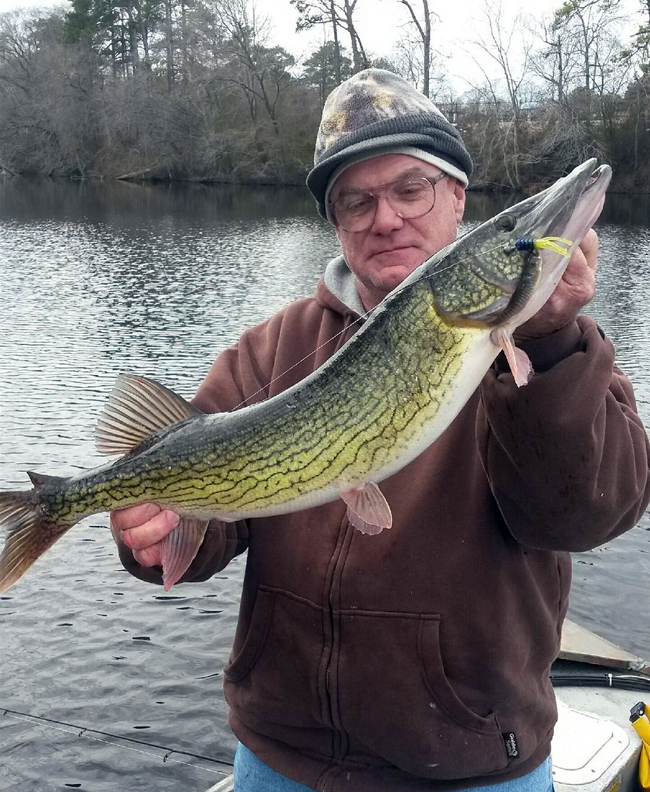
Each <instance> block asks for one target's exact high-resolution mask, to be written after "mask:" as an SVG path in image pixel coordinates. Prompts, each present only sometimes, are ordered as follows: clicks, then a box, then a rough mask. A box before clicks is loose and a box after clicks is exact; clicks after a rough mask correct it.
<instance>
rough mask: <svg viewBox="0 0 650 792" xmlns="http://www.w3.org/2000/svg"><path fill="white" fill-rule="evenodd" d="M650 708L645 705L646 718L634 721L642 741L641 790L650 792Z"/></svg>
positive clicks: (640, 761)
mask: <svg viewBox="0 0 650 792" xmlns="http://www.w3.org/2000/svg"><path fill="white" fill-rule="evenodd" d="M649 710H650V707H648V706H647V705H645V704H644V713H645V714H644V716H642V717H640V718H637V719H636V720H634V721H632V726H634V730H635V731H636V733H637V734H638V735H639V737H640V738H641V741H642V745H641V756H640V757H639V783H640V784H641V789H644V790H648V792H650V721H648V714H649Z"/></svg>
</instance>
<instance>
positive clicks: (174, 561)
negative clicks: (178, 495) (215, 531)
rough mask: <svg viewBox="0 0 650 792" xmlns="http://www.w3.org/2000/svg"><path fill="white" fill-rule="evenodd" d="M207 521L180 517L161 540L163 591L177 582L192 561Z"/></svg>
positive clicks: (201, 539)
mask: <svg viewBox="0 0 650 792" xmlns="http://www.w3.org/2000/svg"><path fill="white" fill-rule="evenodd" d="M207 527H208V523H207V522H206V521H205V520H192V519H190V518H187V517H181V521H180V522H179V523H178V525H177V527H176V528H174V530H173V531H172V532H171V533H168V534H167V536H166V537H165V538H164V539H163V540H162V542H161V545H162V547H161V559H162V568H163V588H164V589H165V591H169V589H170V588H171V587H172V586H173V585H174V583H177V582H178V581H179V580H180V578H181V577H182V576H183V574H184V573H185V572H186V571H187V568H188V567H189V565H190V564H191V563H192V561H194V559H195V557H196V554H197V553H198V552H199V547H201V543H202V542H203V538H204V537H205V532H206V530H207Z"/></svg>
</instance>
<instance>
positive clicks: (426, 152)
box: [307, 69, 473, 220]
mask: <svg viewBox="0 0 650 792" xmlns="http://www.w3.org/2000/svg"><path fill="white" fill-rule="evenodd" d="M382 154H409V155H410V156H413V157H417V158H418V159H422V160H424V161H425V162H430V163H432V164H433V165H436V166H437V167H439V168H440V170H442V171H444V172H445V173H448V174H449V175H450V176H453V177H454V178H456V179H458V180H459V181H460V182H462V183H463V184H464V185H465V186H467V183H468V181H469V177H470V176H471V174H472V167H473V165H472V158H471V157H470V155H469V152H468V151H467V149H466V148H465V144H464V143H463V140H462V138H461V136H460V134H459V133H458V131H457V130H456V129H455V128H454V127H453V126H452V125H451V124H450V123H449V121H447V119H446V118H445V116H444V115H443V114H442V113H441V112H440V110H438V108H437V107H436V106H435V105H434V103H433V102H432V101H431V100H430V99H428V98H427V97H426V96H424V94H422V93H420V92H419V91H418V90H416V89H415V88H414V87H413V86H412V85H411V84H410V83H408V82H407V81H406V80H404V79H403V78H402V77H399V76H398V75H397V74H393V73H392V72H389V71H384V70H383V69H366V70H365V71H362V72H359V73H358V74H355V75H354V76H352V77H350V79H349V80H346V81H345V82H344V83H341V85H339V86H338V88H335V89H334V90H333V91H332V93H331V94H330V95H329V96H328V97H327V101H326V102H325V107H324V108H323V117H322V118H321V123H320V127H319V129H318V136H317V138H316V148H315V151H314V167H313V169H312V170H311V171H310V172H309V175H308V176H307V187H309V189H310V191H311V193H312V195H313V196H314V198H315V199H316V201H317V203H318V211H319V212H320V214H321V215H322V216H323V217H326V218H328V219H330V220H331V218H330V216H329V212H328V196H329V192H330V190H331V188H332V185H333V184H334V182H335V181H336V179H337V178H338V177H339V176H340V175H341V173H342V172H343V171H344V170H345V169H346V168H349V167H350V165H353V164H354V163H355V162H361V160H364V159H370V158H371V157H378V156H380V155H382Z"/></svg>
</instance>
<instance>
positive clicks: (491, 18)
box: [474, 0, 530, 190]
mask: <svg viewBox="0 0 650 792" xmlns="http://www.w3.org/2000/svg"><path fill="white" fill-rule="evenodd" d="M482 18H483V23H484V25H483V27H484V28H485V30H486V31H487V32H486V35H485V36H479V37H478V38H477V39H476V40H475V41H474V45H475V46H476V47H477V48H478V49H479V50H480V51H481V52H482V53H483V54H484V55H485V56H487V58H488V62H490V63H491V64H492V65H493V66H494V65H496V67H497V75H498V78H493V77H492V76H491V74H492V72H491V70H488V69H487V67H486V66H485V65H484V64H483V63H482V61H481V60H479V59H478V58H476V57H475V58H474V62H475V63H476V64H477V66H478V67H479V69H480V70H481V72H482V74H483V77H484V79H485V83H486V86H487V91H488V94H489V96H490V97H491V99H492V103H493V107H494V111H495V113H496V115H497V117H498V116H500V115H503V113H504V110H505V108H508V120H507V125H506V128H505V134H503V136H502V149H503V162H504V165H505V167H506V173H507V178H508V181H509V183H510V186H511V187H512V188H513V189H516V190H518V189H521V186H522V182H521V175H520V159H521V147H520V140H519V138H520V127H521V104H522V101H521V91H522V87H523V85H524V82H525V79H526V76H527V72H528V61H529V56H530V44H529V43H528V42H526V41H525V39H524V38H523V37H522V36H521V35H520V31H521V30H522V27H523V26H522V22H521V12H519V13H518V14H517V16H516V17H515V18H514V19H512V20H511V22H510V24H509V25H508V24H507V22H506V20H505V19H504V14H503V12H502V8H501V3H500V2H492V0H486V2H485V5H484V7H483V14H482ZM513 42H518V43H519V45H520V46H519V51H518V52H517V53H514V52H513V51H512V50H513ZM501 86H505V99H506V101H505V102H504V101H503V98H502V96H503V91H502V87H501ZM502 123H503V122H502ZM498 128H501V127H498Z"/></svg>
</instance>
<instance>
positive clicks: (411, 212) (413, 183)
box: [330, 173, 447, 233]
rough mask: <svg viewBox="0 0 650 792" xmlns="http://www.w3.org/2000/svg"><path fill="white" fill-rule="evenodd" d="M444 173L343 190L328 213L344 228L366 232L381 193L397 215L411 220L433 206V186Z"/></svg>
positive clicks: (371, 222) (434, 196)
mask: <svg viewBox="0 0 650 792" xmlns="http://www.w3.org/2000/svg"><path fill="white" fill-rule="evenodd" d="M445 176H447V174H446V173H439V174H438V175H437V176H433V177H431V178H429V177H428V176H421V177H417V178H407V179H397V181H394V182H390V183H389V184H380V185H379V186H378V187H375V188H374V189H372V190H345V189H344V190H342V191H341V193H340V195H339V197H338V198H337V199H336V201H332V202H331V203H330V212H331V214H332V216H333V217H334V218H335V219H336V222H337V224H338V225H339V226H340V227H341V228H342V229H343V230H344V231H349V232H351V233H354V232H356V231H366V230H367V229H368V228H370V226H371V225H372V224H373V223H374V221H375V214H376V212H377V205H378V203H379V196H380V195H384V196H385V197H386V201H387V202H388V205H389V206H390V207H391V209H392V210H393V211H394V212H395V214H397V215H398V217H401V218H402V219H403V220H415V219H416V218H417V217H424V215H426V214H429V212H430V211H431V210H432V209H433V207H434V205H435V202H436V191H435V185H436V184H437V183H438V182H439V181H440V180H441V179H444V178H445Z"/></svg>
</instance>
